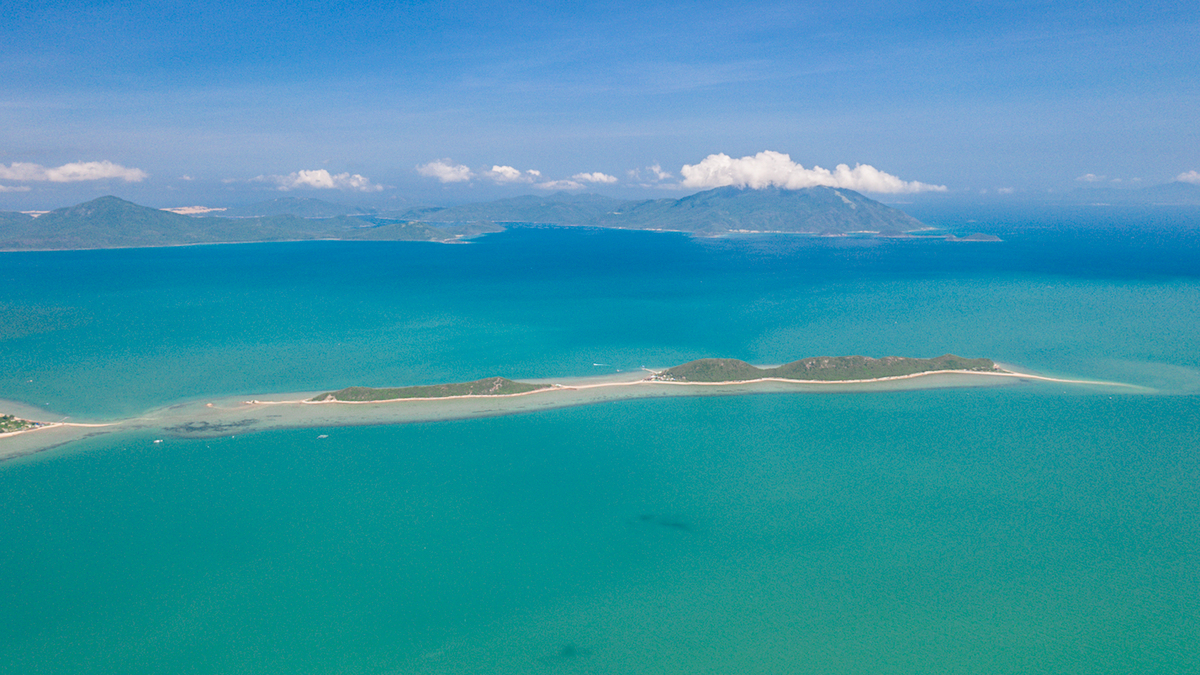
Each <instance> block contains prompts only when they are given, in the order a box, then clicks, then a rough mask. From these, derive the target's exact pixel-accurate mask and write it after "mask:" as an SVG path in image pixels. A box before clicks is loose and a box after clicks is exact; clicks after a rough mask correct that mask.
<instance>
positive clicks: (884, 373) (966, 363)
mask: <svg viewBox="0 0 1200 675" xmlns="http://www.w3.org/2000/svg"><path fill="white" fill-rule="evenodd" d="M938 370H970V371H978V372H989V371H995V370H996V364H995V363H994V362H992V360H991V359H964V358H962V357H961V356H955V355H953V354H945V355H943V356H939V357H937V358H933V359H913V358H908V357H904V356H885V357H883V358H881V359H873V358H870V357H868V356H814V357H811V358H807V359H801V360H799V361H793V362H792V363H788V364H785V365H782V366H778V367H776V368H758V367H757V366H752V365H750V364H749V363H746V362H745V361H739V360H737V359H700V360H698V361H692V362H690V363H685V364H683V365H681V366H675V367H674V368H668V369H666V370H664V371H662V372H660V373H658V374H656V375H655V376H654V378H653V379H655V380H660V381H663V382H744V381H747V380H757V379H759V378H763V377H777V378H780V379H785V380H800V381H814V380H817V381H824V382H829V381H845V380H873V379H877V378H880V377H900V376H903V375H914V374H916V373H927V372H932V371H938Z"/></svg>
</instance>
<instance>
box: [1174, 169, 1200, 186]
mask: <svg viewBox="0 0 1200 675" xmlns="http://www.w3.org/2000/svg"><path fill="white" fill-rule="evenodd" d="M1175 180H1177V181H1179V182H1181V183H1195V184H1196V185H1200V171H1187V172H1185V173H1181V174H1179V175H1178V176H1175Z"/></svg>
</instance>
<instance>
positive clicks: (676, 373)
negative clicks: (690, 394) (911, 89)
mask: <svg viewBox="0 0 1200 675" xmlns="http://www.w3.org/2000/svg"><path fill="white" fill-rule="evenodd" d="M947 370H959V371H973V372H997V371H999V370H1000V369H999V368H997V367H996V364H995V363H994V362H992V360H991V359H964V358H962V357H960V356H955V355H953V354H946V355H944V356H939V357H937V358H934V359H910V358H906V357H902V356H885V357H883V358H881V359H873V358H870V357H867V356H816V357H813V358H808V359H801V360H799V361H793V362H791V363H789V364H786V365H782V366H778V367H776V368H759V367H757V366H752V365H750V364H749V363H746V362H745V361H739V360H737V359H700V360H698V361H692V362H691V363H685V364H683V365H681V366H675V367H674V368H668V369H666V370H663V371H659V372H657V373H655V374H653V375H651V376H650V377H648V378H646V381H648V382H745V381H748V380H758V379H762V378H765V377H773V378H779V379H785V380H795V381H797V382H805V381H809V382H811V381H824V382H837V381H847V380H874V379H879V378H885V377H900V376H903V375H915V374H917V373H928V372H935V371H947ZM551 388H553V387H552V385H545V384H530V383H528V382H515V381H513V380H509V379H506V378H503V377H489V378H486V379H482V380H475V381H474V382H459V383H455V384H431V385H420V386H415V387H399V388H392V389H376V388H373V387H347V388H346V389H340V390H338V391H329V392H325V393H323V394H318V395H316V396H314V397H312V398H311V399H309V400H310V401H313V402H326V401H393V400H396V399H405V398H447V397H450V396H506V395H511V394H524V393H528V392H531V391H541V390H543V389H551Z"/></svg>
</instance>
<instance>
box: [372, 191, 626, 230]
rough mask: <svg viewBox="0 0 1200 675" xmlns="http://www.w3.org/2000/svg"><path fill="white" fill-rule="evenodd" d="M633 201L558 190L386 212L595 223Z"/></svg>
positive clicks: (443, 219)
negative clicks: (537, 194) (544, 194)
mask: <svg viewBox="0 0 1200 675" xmlns="http://www.w3.org/2000/svg"><path fill="white" fill-rule="evenodd" d="M634 203H637V202H627V201H624V200H621V199H613V198H611V197H602V196H600V195H592V194H583V195H579V194H571V193H568V192H558V193H555V194H552V195H546V196H544V197H538V196H532V195H527V196H523V197H510V198H508V199H498V200H496V201H494V202H482V203H477V204H464V205H462V206H451V207H449V208H437V207H419V208H414V209H409V210H406V211H399V212H395V213H394V214H388V215H394V216H395V217H397V218H400V219H408V220H423V221H426V222H440V223H448V222H458V223H470V222H479V221H486V222H493V223H553V224H558V225H597V224H599V223H600V222H601V220H602V219H603V218H604V217H605V216H606V215H608V214H610V213H612V212H614V211H621V210H622V209H623V208H627V207H628V205H630V204H634Z"/></svg>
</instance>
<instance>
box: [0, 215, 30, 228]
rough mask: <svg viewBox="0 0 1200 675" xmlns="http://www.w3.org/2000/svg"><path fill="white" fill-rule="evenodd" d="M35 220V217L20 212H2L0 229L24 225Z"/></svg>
mask: <svg viewBox="0 0 1200 675" xmlns="http://www.w3.org/2000/svg"><path fill="white" fill-rule="evenodd" d="M32 220H33V216H31V215H29V214H28V213H21V212H20V211H0V227H4V226H6V225H9V226H11V225H23V224H26V223H28V222H30V221H32Z"/></svg>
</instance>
